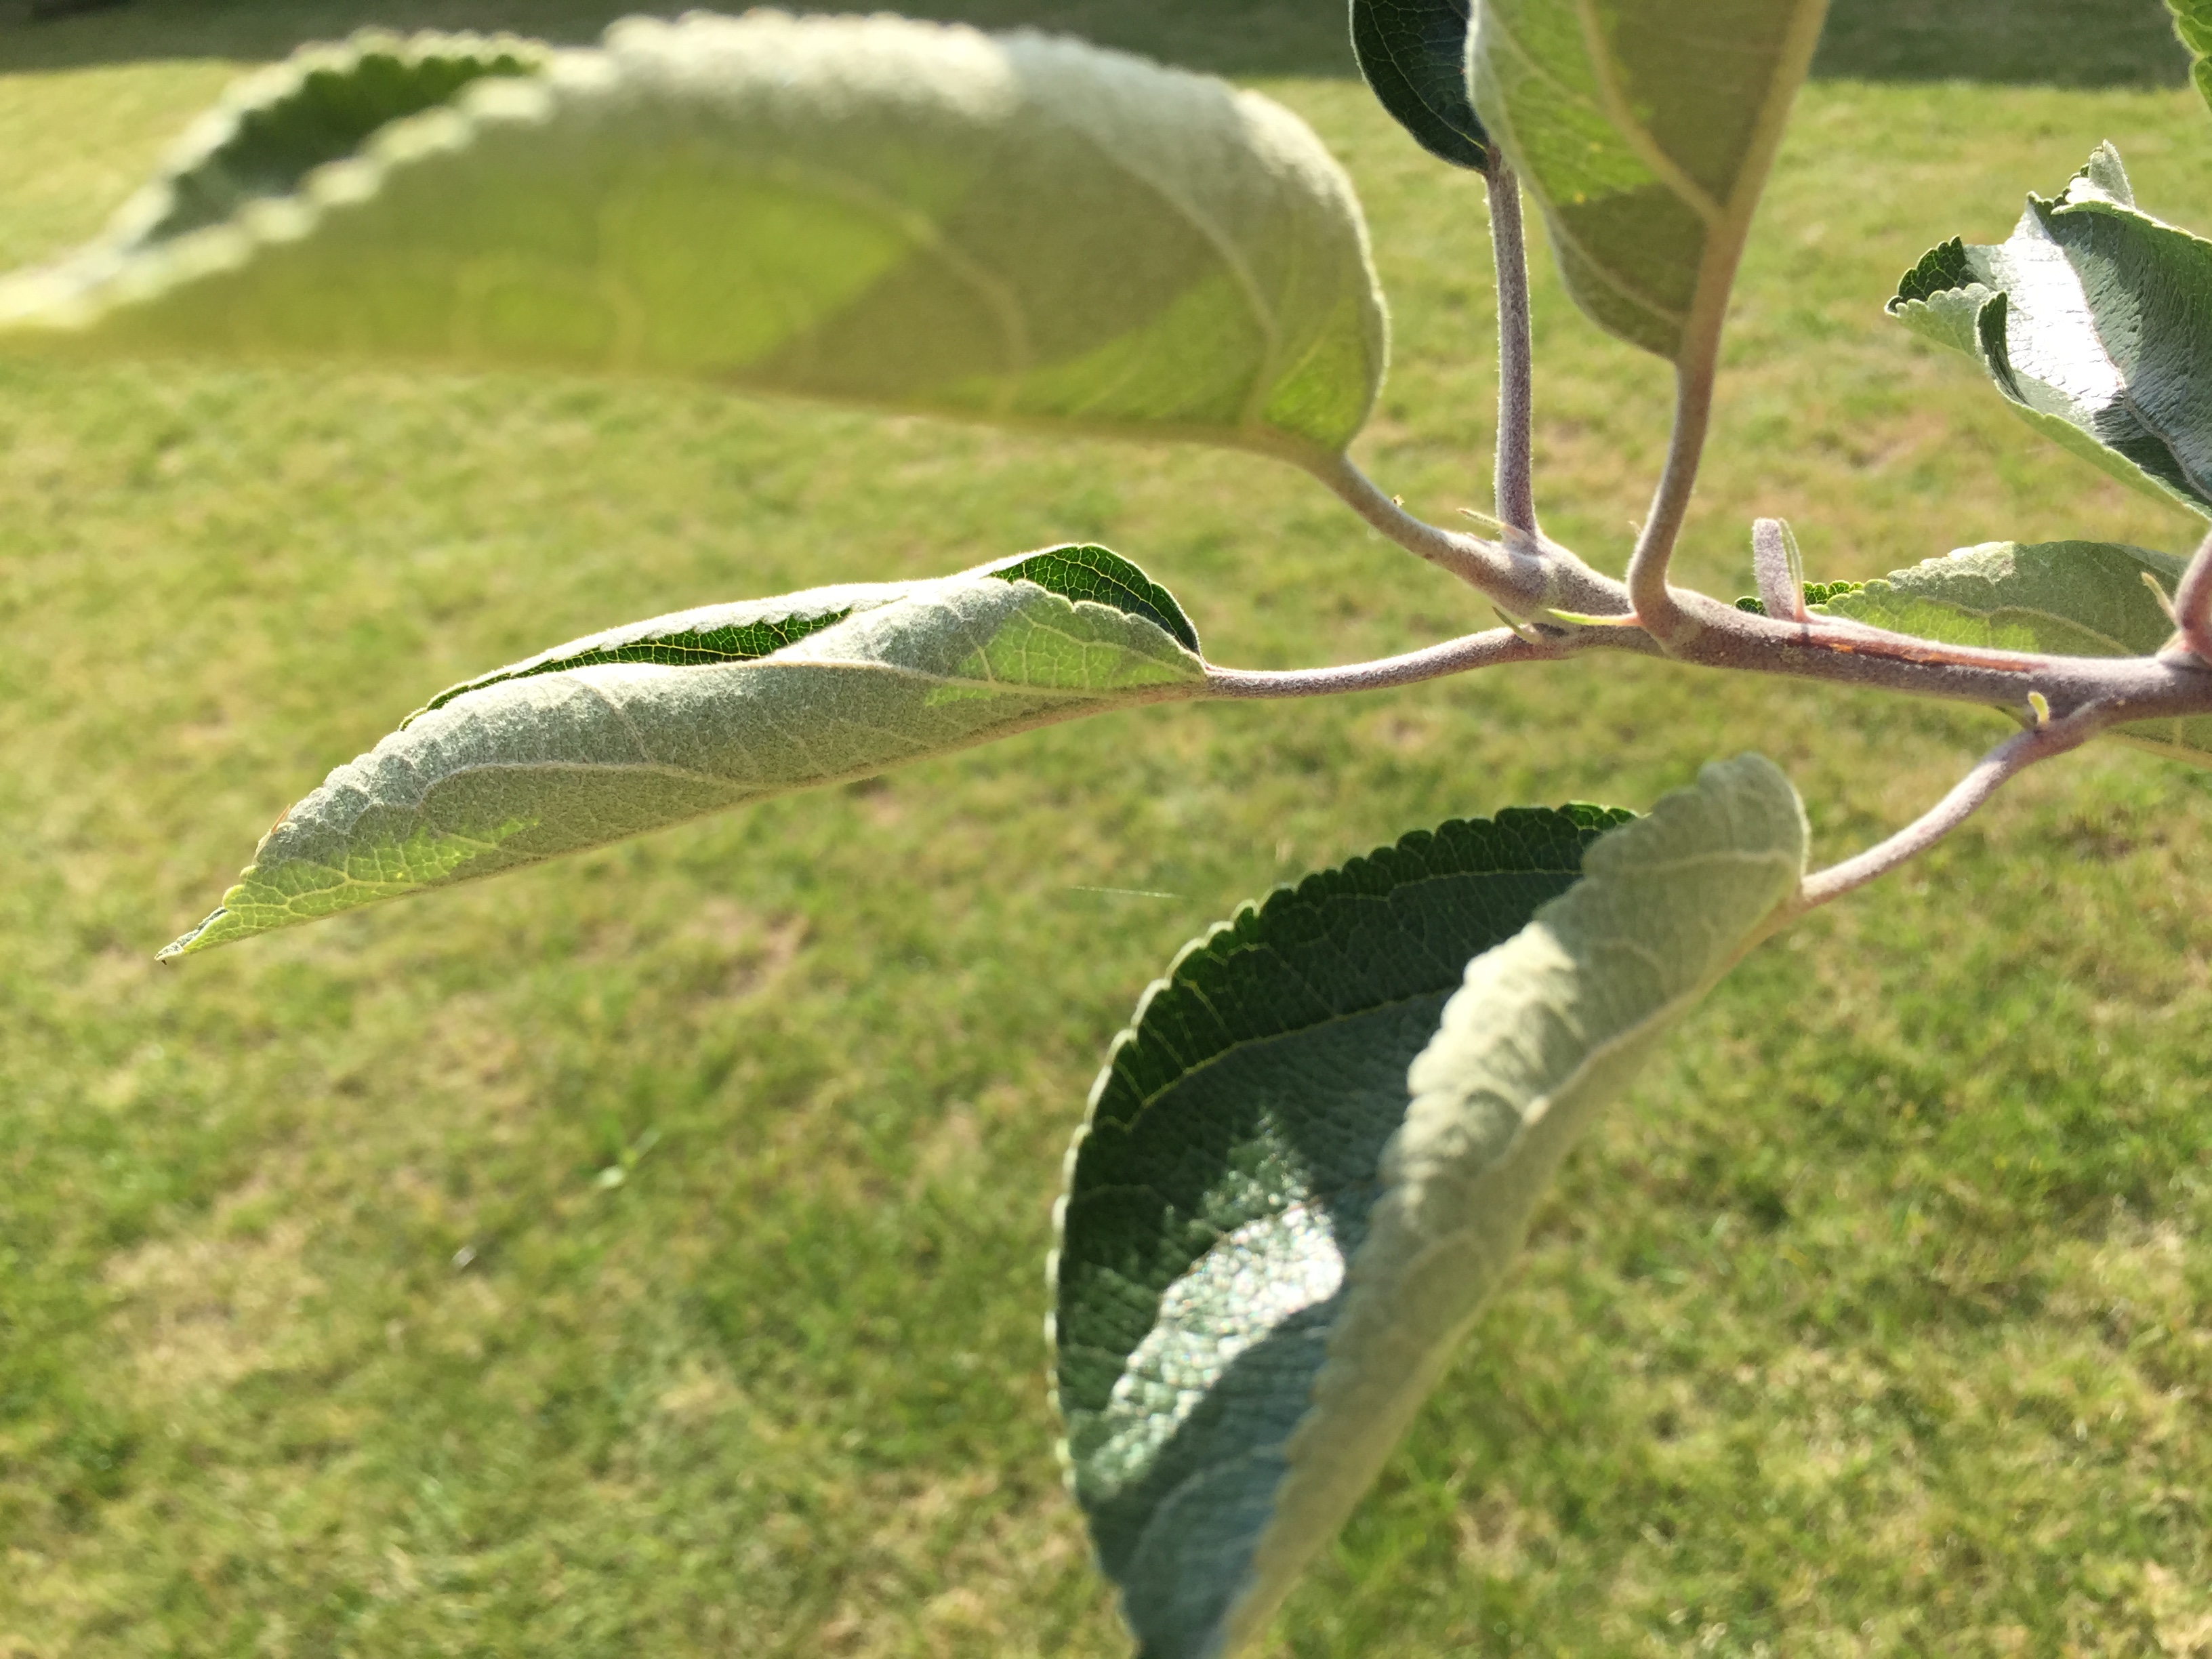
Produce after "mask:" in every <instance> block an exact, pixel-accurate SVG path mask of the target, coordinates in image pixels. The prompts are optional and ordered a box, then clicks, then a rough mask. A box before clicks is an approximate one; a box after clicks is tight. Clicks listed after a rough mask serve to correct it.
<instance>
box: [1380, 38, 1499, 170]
mask: <svg viewBox="0 0 2212 1659" xmlns="http://www.w3.org/2000/svg"><path fill="white" fill-rule="evenodd" d="M1467 30H1468V0H1352V52H1353V54H1354V55H1355V56H1356V57H1357V58H1358V60H1359V72H1360V74H1361V75H1363V76H1365V77H1366V80H1367V86H1368V89H1369V90H1370V91H1371V92H1372V93H1374V94H1375V96H1376V100H1377V101H1379V102H1380V103H1381V104H1382V106H1383V108H1384V109H1386V110H1388V111H1389V112H1390V114H1391V116H1392V117H1393V118H1395V120H1396V121H1397V123H1398V125H1400V126H1401V127H1403V128H1405V129H1406V131H1407V132H1410V133H1411V134H1413V137H1414V139H1415V140H1416V141H1417V142H1418V143H1419V144H1420V146H1421V148H1422V149H1425V150H1426V151H1428V152H1429V154H1430V155H1434V156H1437V158H1439V159H1440V160H1443V161H1449V162H1450V163H1451V164H1452V165H1453V166H1455V167H1472V168H1474V170H1475V171H1477V172H1480V171H1482V170H1483V169H1484V168H1486V167H1488V166H1489V165H1490V146H1489V142H1488V140H1487V138H1486V136H1485V135H1484V132H1483V130H1482V121H1481V118H1480V117H1479V116H1478V115H1477V114H1476V113H1475V109H1474V101H1473V100H1471V99H1469V98H1468V92H1467Z"/></svg>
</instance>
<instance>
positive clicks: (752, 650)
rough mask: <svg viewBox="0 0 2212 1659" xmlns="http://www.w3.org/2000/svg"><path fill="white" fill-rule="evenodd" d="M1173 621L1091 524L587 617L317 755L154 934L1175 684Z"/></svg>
mask: <svg viewBox="0 0 2212 1659" xmlns="http://www.w3.org/2000/svg"><path fill="white" fill-rule="evenodd" d="M1040 579H1042V580H1040ZM1094 596H1095V597H1094ZM1102 601H1103V602H1102ZM1163 616H1164V617H1166V618H1167V619H1168V620H1169V621H1170V622H1173V623H1179V624H1180V628H1179V629H1178V631H1176V632H1170V630H1169V629H1166V628H1164V627H1163V626H1162V624H1161V621H1160V620H1159V618H1160V617H1163ZM1196 637H1197V636H1196V635H1195V634H1194V633H1193V632H1192V631H1191V629H1190V624H1189V623H1188V620H1186V619H1184V617H1183V615H1182V610H1181V608H1180V607H1179V606H1177V605H1176V602H1175V600H1174V598H1173V596H1171V595H1170V594H1169V593H1168V592H1166V590H1165V589H1164V588H1161V587H1159V586H1158V585H1157V584H1155V583H1153V582H1152V580H1150V578H1148V577H1146V575H1145V574H1144V572H1143V571H1141V570H1139V569H1138V568H1137V567H1136V566H1134V565H1133V564H1131V563H1129V562H1127V560H1124V559H1121V557H1119V556H1117V555H1115V554H1113V553H1111V552H1109V551H1108V550H1106V549H1104V548H1099V547H1090V546H1070V547H1064V548H1051V549H1046V550H1043V551H1042V552H1040V553H1034V554H1024V555H1021V556H1018V557H1017V558H1014V559H1011V560H1001V561H1000V562H998V563H996V564H994V565H987V566H984V567H982V568H980V569H977V570H972V571H969V572H966V573H964V574H962V575H958V576H953V577H948V578H945V579H944V580H939V581H927V582H904V583H878V584H872V585H864V586H846V587H827V588H816V589H813V590H811V592H804V593H795V594H789V595H786V596H785V597H783V598H781V599H764V600H752V601H748V602H745V603H743V604H738V605H711V606H708V607H707V608H705V609H703V610H699V611H683V612H679V613H678V614H676V615H674V616H670V617H659V618H656V619H654V620H653V621H651V622H647V623H636V624H634V625H632V626H630V627H629V628H623V629H613V630H611V631H610V632H608V633H605V634H600V635H593V636H592V637H590V638H588V639H584V640H579V641H574V643H572V644H569V645H565V646H561V647H556V648H555V649H554V650H552V651H549V652H545V653H541V654H540V655H538V656H537V657H534V658H531V659H527V660H526V661H525V662H522V663H518V664H516V665H513V667H511V668H507V669H502V670H501V671H498V672H496V673H493V674H489V675H485V676H483V677H481V678H478V679H476V680H473V681H471V682H469V683H468V684H465V685H461V686H457V687H455V688H453V690H450V691H447V692H445V693H443V694H441V696H439V697H437V698H436V699H435V700H433V702H431V704H430V705H429V706H428V707H427V708H423V709H422V710H419V711H417V712H416V714H414V715H412V716H410V718H409V720H407V721H406V723H405V724H404V726H402V727H401V729H400V730H398V732H394V733H392V736H390V737H388V738H385V739H384V741H383V742H381V743H380V744H377V746H376V747H375V748H374V750H370V751H369V753H368V754H366V755H364V756H362V757H360V758H359V759H357V760H355V761H352V762H350V763H348V764H346V765H344V766H341V767H339V768H338V769H337V770H336V771H334V772H332V773H331V775H330V776H329V777H328V778H327V779H326V780H325V781H324V783H323V785H322V787H320V788H319V789H317V790H315V791H314V793H312V794H310V795H308V796H307V798H306V799H304V800H302V801H301V802H300V803H299V804H298V805H295V806H294V807H293V808H292V810H291V811H289V812H288V813H286V814H285V816H284V817H283V818H282V819H281V820H280V821H279V822H278V823H277V825H276V828H275V829H271V830H270V832H269V834H268V835H267V836H264V838H263V840H262V842H261V845H260V847H259V848H258V849H257V850H256V852H255V854H254V860H253V862H252V864H251V865H249V866H247V867H246V871H245V872H243V873H242V874H241V875H240V878H239V880H238V883H237V884H236V885H235V886H234V887H233V888H232V889H231V890H230V891H229V892H228V893H227V894H225V895H224V896H223V901H222V908H219V909H217V910H216V912H215V913H214V914H213V915H210V916H209V917H208V919H207V920H206V921H204V922H202V923H201V924H200V925H199V927H197V928H195V929H193V930H192V931H191V933H187V934H185V936H184V937H183V938H182V939H179V940H177V941H176V942H175V943H174V944H173V945H170V946H169V947H168V948H167V950H165V951H163V952H162V953H161V954H162V955H163V956H164V957H169V956H175V955H180V954H183V953H185V952H187V951H200V950H204V949H207V948H209V947H210V946H212V945H220V944H224V943H227V942H228V941H230V940H233V939H243V938H246V937H247V936H249V935H251V934H254V933H265V932H267V931H269V930H270V929H271V928H276V927H289V926H291V925H293V924H295V923H297V922H302V921H313V920H314V919H315V918H317V917H319V916H325V915H333V914H335V913H337V912H338V911H341V910H348V909H352V908H356V907H357V906H360V905H363V904H369V903H374V902H376V901H378V900H380V899H386V898H395V897H398V896H402V895H404V894H407V893H412V892H416V891H420V890H422V889H424V888H428V887H435V886H443V885H446V884H450V883H453V882H456V881H465V880H471V879H473V878H477V877H479V876H488V875H494V874H496V873H498V872H501V871H502V870H509V869H513V868H516V867H518V866H522V865H526V864H532V863H536V862H538V861H539V860H544V859H548V858H553V857H556V856H558V855H560V854H564V853H570V852H576V851H580V850H581V849H583V848H590V847H598V846H603V845H605V844H606V843H607V842H612V841H618V840H621V839H623V838H624V837H626V836H634V835H639V834H642V833H643V832H645V831H647V830H649V829H659V828H661V827H663V826H664V825H667V824H671V823H680V822H682V821H683V820H684V819H687V818H692V817H699V816H701V815H702V814H704V813H708V812H712V811H720V810H721V809H723V808H725V807H728V806H732V805H738V803H740V802H743V801H747V800H753V799H760V798H762V797H764V796H768V795H772V794H780V793H785V792H787V791H790V790H793V789H803V788H806V787H811V786H812V785H815V784H819V783H829V782H834V781H837V780H839V779H843V778H853V777H863V776H866V775H869V774H871V773H874V772H879V771H882V770H883V769H885V768H887V767H890V766H896V765H899V764H902V763H905V762H908V761H911V760H917V759H921V758H923V757H927V756H930V755H934V754H941V753H944V752H946V751H947V750H954V749H960V748H965V747H967V746H969V745H970V744H977V743H981V742H985V741H987V740H988V739H990V738H996V737H1002V736H1006V735H1008V734H1010V733H1012V732H1018V731H1023V730H1026V729H1028V728H1030V727H1032V726H1040V725H1045V724H1048V723H1050V722H1052V721H1054V720H1066V719H1068V718H1071V717H1074V716H1078V715H1082V714H1103V713H1105V712H1108V711H1109V710H1111V709H1114V708H1126V707H1130V706H1133V705H1135V704H1139V703H1145V702H1159V701H1162V700H1164V699H1167V698H1172V697H1178V696H1191V695H1194V693H1195V692H1196V691H1197V690H1200V688H1201V687H1202V686H1203V685H1204V683H1205V665H1204V664H1203V663H1202V662H1201V661H1200V659H1199V658H1198V656H1197V654H1196V653H1195V652H1194V650H1193V649H1191V648H1190V647H1189V646H1188V645H1186V644H1185V643H1184V640H1185V639H1186V638H1187V639H1188V640H1190V641H1193V642H1194V641H1195V640H1196ZM763 647H765V648H763Z"/></svg>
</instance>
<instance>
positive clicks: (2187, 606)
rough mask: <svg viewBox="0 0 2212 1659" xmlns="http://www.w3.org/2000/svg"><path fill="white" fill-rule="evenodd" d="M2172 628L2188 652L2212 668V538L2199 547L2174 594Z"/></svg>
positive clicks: (2182, 574)
mask: <svg viewBox="0 0 2212 1659" xmlns="http://www.w3.org/2000/svg"><path fill="white" fill-rule="evenodd" d="M2173 625H2174V627H2175V629H2178V630H2179V633H2180V635H2181V643H2182V646H2183V647H2184V648H2185V649H2186V650H2187V651H2189V652H2190V653H2191V654H2192V655H2193V656H2195V657H2196V658H2197V660H2198V661H2199V662H2202V663H2203V664H2204V665H2206V666H2208V667H2212V534H2208V535H2206V537H2205V538H2204V539H2203V541H2201V542H2199V543H2197V556H2195V557H2194V558H2192V559H2191V560H2190V562H2189V568H2188V569H2186V570H2185V571H2183V572H2182V573H2181V585H2180V586H2179V587H2177V588H2175V589H2174V590H2173Z"/></svg>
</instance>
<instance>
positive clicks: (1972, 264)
mask: <svg viewBox="0 0 2212 1659" xmlns="http://www.w3.org/2000/svg"><path fill="white" fill-rule="evenodd" d="M1888 309H1889V313H1890V315H1891V316H1893V317H1894V318H1896V319H1898V320H1899V322H1901V323H1903V324H1904V325H1905V326H1906V327H1907V328H1910V329H1911V330H1912V331H1914V332H1915V333H1917V334H1919V335H1921V336H1922V337H1924V338H1927V339H1929V340H1933V341H1935V342H1936V343H1938V344H1941V345H1947V346H1950V347H1953V348H1954V349H1957V350H1960V351H1964V352H1966V353H1967V354H1968V355H1969V356H1972V357H1973V358H1975V359H1976V360H1977V361H1978V362H1980V364H1981V365H1982V368H1984V371H1985V372H1986V373H1987V374H1989V377H1990V380H1992V381H1994V382H1995V383H1996V388H1997V390H1998V391H1999V392H2002V394H2003V395H2004V398H2005V400H2006V401H2007V402H2008V404H2010V405H2011V406H2012V408H2013V410H2015V413H2017V414H2019V415H2020V416H2021V418H2022V419H2024V420H2026V421H2027V422H2028V424H2030V425H2031V426H2033V427H2034V428H2036V429H2037V430H2038V431H2040V432H2042V433H2043V434H2044V435H2045V436H2047V437H2050V438H2051V439H2053V440H2054V441H2057V442H2058V443H2059V444H2061V445H2063V446H2064V447H2066V448H2068V449H2069V450H2072V451H2073V452H2074V453H2075V454H2077V455H2080V456H2081V457H2083V458H2084V459H2087V460H2088V461H2089V462H2091V463H2092V464H2093V465H2096V466H2098V467H2100V468H2102V469H2103V470H2104V471H2106V472H2109V473H2111V474H2112V476H2113V477H2117V478H2120V479H2123V480H2124V481H2125V482H2126V483H2131V484H2134V485H2136V487H2137V488H2139V489H2144V490H2147V491H2148V492H2149V493H2151V494H2153V495H2158V496H2160V498H2161V499H2163V500H2166V501H2171V502H2172V503H2174V504H2175V505H2178V506H2181V507H2187V508H2188V509H2189V510H2190V511H2191V512H2193V513H2201V514H2204V515H2205V516H2208V517H2212V242H2208V241H2206V240H2204V239H2203V238H2202V237H2199V236H2192V235H2191V234H2189V233H2188V232H2187V231H2185V230H2178V229H2176V228H2174V227H2172V225H2167V224H2162V223H2160V222H2159V221H2158V220H2156V219H2154V218H2152V217H2151V216H2149V215H2148V214H2147V213H2144V212H2142V211H2141V210H2138V209H2137V208H2136V205H2135V197H2134V193H2133V191H2131V190H2130V187H2129V185H2128V177H2127V173H2126V172H2125V170H2124V168H2123V167H2121V164H2120V158H2119V155H2118V152H2116V151H2115V150H2114V149H2112V146H2111V145H2109V144H2104V145H2100V146H2099V147H2098V149H2097V152H2096V154H2095V155H2092V156H2091V157H2090V158H2089V163H2088V165H2087V167H2083V168H2082V169H2081V172H2080V173H2076V174H2075V176H2074V178H2073V179H2072V180H2071V181H2070V182H2069V184H2068V185H2067V187H2066V189H2065V191H2063V193H2062V194H2060V195H2059V196H2058V197H2057V198H2056V199H2055V200H2046V199H2045V198H2044V197H2039V196H2031V197H2028V198H2027V211H2026V212H2024V213H2022V214H2021V217H2020V222H2019V224H2018V225H2016V226H2015V228H2014V229H2013V234H2012V235H2011V236H2010V237H2009V238H2008V239H2007V240H2005V241H2004V242H2002V243H2001V244H1998V245H1996V246H1986V247H1984V246H1967V245H1966V244H1965V243H1963V242H1960V241H1959V240H1957V239H1955V238H1954V240H1951V241H1948V242H1946V243H1944V244H1942V246H1938V247H1935V248H1931V249H1929V252H1927V253H1926V254H1924V255H1923V256H1922V258H1921V259H1920V262H1919V263H1918V264H1916V265H1915V266H1914V267H1913V268H1912V269H1911V270H1909V271H1907V272H1906V273H1905V276H1904V277H1903V279H1902V280H1901V281H1900V282H1899V284H1898V291H1897V294H1896V296H1895V297H1894V298H1893V299H1892V300H1891V301H1890V302H1889V307H1888Z"/></svg>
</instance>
